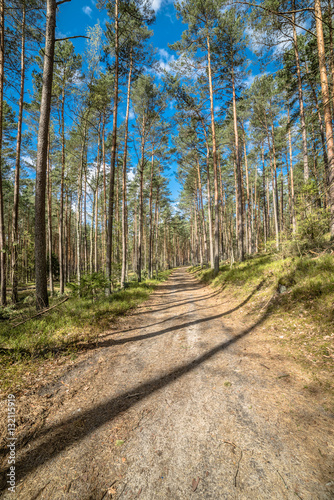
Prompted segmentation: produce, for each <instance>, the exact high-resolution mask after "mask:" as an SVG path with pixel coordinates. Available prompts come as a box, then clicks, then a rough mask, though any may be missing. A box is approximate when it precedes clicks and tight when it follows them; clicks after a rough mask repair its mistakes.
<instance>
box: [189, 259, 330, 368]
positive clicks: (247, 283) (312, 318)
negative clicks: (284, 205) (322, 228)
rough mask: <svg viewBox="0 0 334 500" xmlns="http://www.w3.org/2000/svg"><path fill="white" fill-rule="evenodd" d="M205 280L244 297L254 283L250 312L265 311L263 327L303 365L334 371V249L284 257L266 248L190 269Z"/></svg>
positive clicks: (238, 296)
mask: <svg viewBox="0 0 334 500" xmlns="http://www.w3.org/2000/svg"><path fill="white" fill-rule="evenodd" d="M189 271H190V272H191V273H195V274H196V275H197V276H198V277H199V279H200V280H201V281H202V282H204V283H211V285H212V286H213V287H219V288H223V289H225V291H227V292H228V293H229V294H230V295H231V296H234V297H236V298H238V299H240V301H241V300H243V299H244V298H245V297H247V296H248V295H249V294H250V292H251V291H252V290H254V288H255V287H256V286H258V287H259V291H258V293H256V294H254V296H253V297H252V298H251V300H250V302H249V308H248V311H249V314H251V315H252V314H253V315H259V313H260V314H266V319H265V323H264V325H265V328H266V329H267V331H268V332H272V335H274V337H275V341H276V342H277V343H278V344H280V345H282V346H283V347H285V348H286V349H287V350H288V351H289V353H290V354H291V355H292V356H293V357H294V358H295V359H298V360H299V361H300V362H301V363H302V364H303V365H304V366H305V367H307V368H310V367H317V368H318V369H319V370H325V371H327V372H331V371H333V360H334V333H333V332H334V255H333V254H323V255H319V256H317V257H314V256H313V257H312V256H303V257H287V258H280V257H279V256H278V255H277V254H276V255H275V254H263V255H259V256H256V257H253V258H249V259H248V260H246V261H245V262H242V263H235V264H234V265H233V267H232V268H231V267H230V266H229V265H227V264H223V265H222V266H221V267H220V271H219V274H218V275H217V276H216V277H214V276H213V272H212V270H211V269H201V268H200V267H192V268H190V269H189Z"/></svg>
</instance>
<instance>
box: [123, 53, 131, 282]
mask: <svg viewBox="0 0 334 500" xmlns="http://www.w3.org/2000/svg"><path fill="white" fill-rule="evenodd" d="M131 76H132V52H131V53H130V69H129V75H128V90H127V98H126V116H125V137H124V156H123V190H122V273H121V286H122V287H123V286H124V283H125V281H126V263H127V241H128V236H127V233H128V221H127V201H126V198H127V196H126V179H127V176H126V164H127V154H128V129H129V112H130V93H131Z"/></svg>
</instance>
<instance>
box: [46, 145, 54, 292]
mask: <svg viewBox="0 0 334 500" xmlns="http://www.w3.org/2000/svg"><path fill="white" fill-rule="evenodd" d="M47 186H48V193H47V194H48V249H49V288H50V297H53V295H54V285H53V270H52V180H51V159H50V140H49V147H48V171H47Z"/></svg>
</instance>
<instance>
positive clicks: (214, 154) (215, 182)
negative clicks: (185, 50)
mask: <svg viewBox="0 0 334 500" xmlns="http://www.w3.org/2000/svg"><path fill="white" fill-rule="evenodd" d="M206 40H207V48H208V76H209V92H210V113H211V133H212V157H213V185H214V207H215V229H214V255H213V266H212V263H211V267H213V272H214V275H215V276H216V275H217V274H218V272H219V195H218V171H217V146H216V127H215V114H214V103H213V87H212V70H211V48H210V38H209V36H207V39H206Z"/></svg>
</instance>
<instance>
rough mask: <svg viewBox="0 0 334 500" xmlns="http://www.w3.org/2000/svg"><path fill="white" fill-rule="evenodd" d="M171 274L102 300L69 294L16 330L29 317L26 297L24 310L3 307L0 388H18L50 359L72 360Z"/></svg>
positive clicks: (32, 311) (161, 275)
mask: <svg viewBox="0 0 334 500" xmlns="http://www.w3.org/2000/svg"><path fill="white" fill-rule="evenodd" d="M170 273H171V270H168V271H163V272H160V273H159V276H158V278H156V279H151V280H145V281H143V282H141V283H137V282H131V283H129V285H128V288H126V289H124V290H120V291H117V292H114V293H113V294H112V295H111V296H110V297H106V296H104V294H103V291H101V293H100V294H99V295H98V297H96V296H94V297H91V296H87V297H82V298H80V297H77V296H75V295H74V296H71V297H70V298H69V300H68V301H66V302H64V303H63V304H60V305H59V306H58V307H56V308H55V309H53V310H51V311H49V312H47V313H46V314H43V315H41V316H39V317H36V318H32V319H30V320H29V321H27V322H25V323H23V324H22V325H19V326H17V327H15V325H16V324H17V323H19V322H20V317H21V316H22V315H23V316H25V317H26V316H32V315H33V313H34V312H35V311H34V309H33V305H32V304H30V301H28V300H26V299H24V300H25V301H26V303H25V305H23V306H22V302H21V306H20V308H19V310H15V308H13V307H12V308H6V309H5V310H4V311H3V316H2V321H1V322H0V361H1V368H0V390H1V391H6V390H8V389H10V388H11V389H13V388H15V389H16V390H18V389H19V388H21V387H22V384H23V382H24V379H25V378H26V374H27V373H28V374H32V373H35V372H36V371H38V370H39V367H40V365H41V363H43V362H45V360H46V359H48V358H54V357H55V356H60V355H62V356H68V355H71V356H72V357H73V356H75V355H76V352H77V351H78V350H80V349H84V347H85V345H87V344H91V343H92V342H94V341H96V340H97V337H98V335H99V333H101V332H102V331H104V330H106V329H108V327H110V326H111V325H112V322H113V320H114V319H115V318H116V317H117V316H121V315H124V314H125V313H126V312H127V311H129V310H130V309H133V308H135V307H136V306H138V305H139V304H140V303H141V302H143V301H145V300H146V299H147V298H148V297H149V295H150V294H151V293H152V291H153V290H154V288H155V287H156V285H157V284H158V283H159V282H161V281H164V280H165V279H167V278H168V276H169V274H170ZM32 294H33V292H30V295H28V296H29V297H30V296H32ZM57 301H58V302H59V301H60V299H59V298H55V299H53V301H51V303H50V305H51V306H52V305H54V304H56V303H57ZM23 302H24V301H23Z"/></svg>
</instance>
